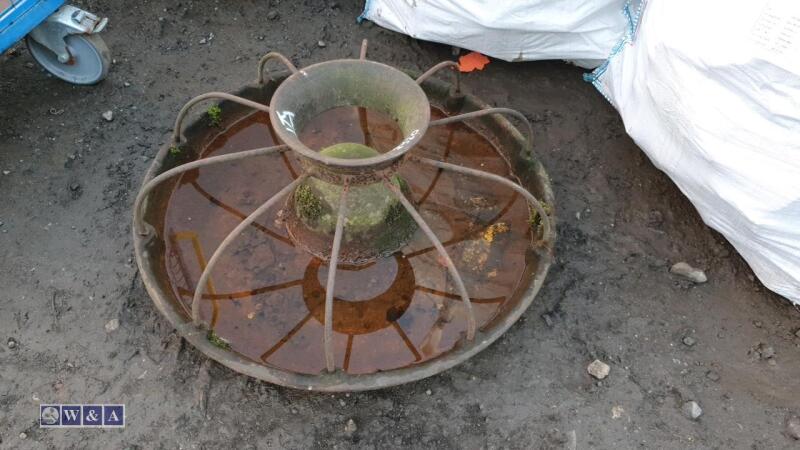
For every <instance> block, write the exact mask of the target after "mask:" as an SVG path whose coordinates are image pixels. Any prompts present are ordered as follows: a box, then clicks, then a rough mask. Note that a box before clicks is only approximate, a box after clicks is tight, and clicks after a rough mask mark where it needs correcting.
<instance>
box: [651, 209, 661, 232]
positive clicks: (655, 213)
mask: <svg viewBox="0 0 800 450" xmlns="http://www.w3.org/2000/svg"><path fill="white" fill-rule="evenodd" d="M662 223H664V215H663V214H661V211H659V210H657V209H654V210H652V211H650V213H648V214H647V225H648V226H651V227H656V228H657V227H660V226H661V224H662Z"/></svg>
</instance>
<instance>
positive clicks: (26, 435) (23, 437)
mask: <svg viewBox="0 0 800 450" xmlns="http://www.w3.org/2000/svg"><path fill="white" fill-rule="evenodd" d="M19 438H20V439H23V440H24V439H28V434H27V433H25V432H24V431H23V432H22V433H20V434H19Z"/></svg>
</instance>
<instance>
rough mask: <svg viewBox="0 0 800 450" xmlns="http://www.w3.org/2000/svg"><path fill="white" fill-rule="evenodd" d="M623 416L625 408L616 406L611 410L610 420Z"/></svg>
mask: <svg viewBox="0 0 800 450" xmlns="http://www.w3.org/2000/svg"><path fill="white" fill-rule="evenodd" d="M623 414H625V408H623V407H622V406H619V405H616V406H613V407H612V408H611V418H612V419H619V418H620V417H622V415H623Z"/></svg>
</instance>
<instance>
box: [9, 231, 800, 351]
mask: <svg viewBox="0 0 800 450" xmlns="http://www.w3.org/2000/svg"><path fill="white" fill-rule="evenodd" d="M0 225H3V222H0ZM794 335H795V336H797V337H799V338H800V328H798V329H797V331H795V332H794Z"/></svg>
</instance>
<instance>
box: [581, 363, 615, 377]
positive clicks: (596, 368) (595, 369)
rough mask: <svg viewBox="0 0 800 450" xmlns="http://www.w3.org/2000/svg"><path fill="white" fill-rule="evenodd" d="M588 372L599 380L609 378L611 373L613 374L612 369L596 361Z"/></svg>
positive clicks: (588, 368)
mask: <svg viewBox="0 0 800 450" xmlns="http://www.w3.org/2000/svg"><path fill="white" fill-rule="evenodd" d="M586 370H587V371H588V372H589V375H591V376H593V377H595V378H597V379H598V380H602V379H603V378H605V377H607V376H608V374H609V372H611V367H610V366H609V365H608V364H606V363H604V362H603V361H600V360H599V359H595V360H594V361H592V363H591V364H589V367H587V368H586Z"/></svg>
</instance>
